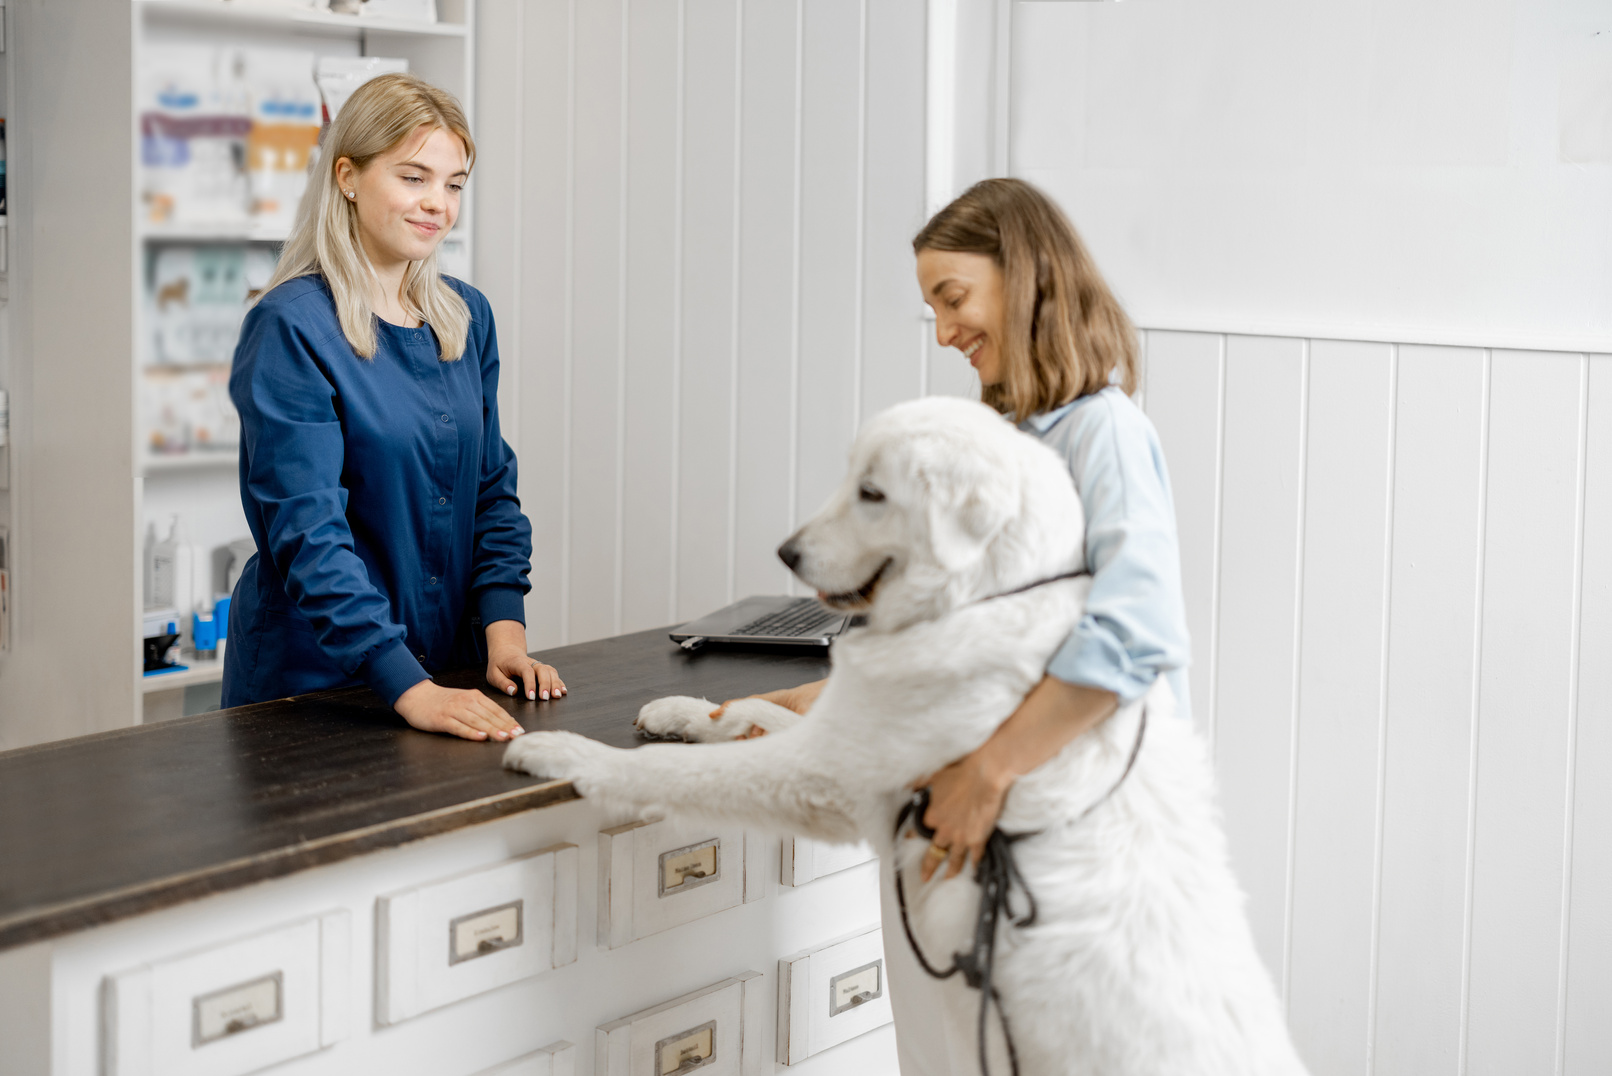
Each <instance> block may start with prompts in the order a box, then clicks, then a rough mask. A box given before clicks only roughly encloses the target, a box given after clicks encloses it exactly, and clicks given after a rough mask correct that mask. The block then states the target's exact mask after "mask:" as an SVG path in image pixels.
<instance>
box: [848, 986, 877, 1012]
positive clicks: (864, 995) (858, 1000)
mask: <svg viewBox="0 0 1612 1076" xmlns="http://www.w3.org/2000/svg"><path fill="white" fill-rule="evenodd" d="M872 1000H873V991H871V990H864V991H862V992H861V993H860V994H858V995H856V996H855V997H853V998H852V999H851V1007H852V1008H853V1009H854V1008H856V1006H858V1005H860V1004H862V1003H863V1002H864V1001H872Z"/></svg>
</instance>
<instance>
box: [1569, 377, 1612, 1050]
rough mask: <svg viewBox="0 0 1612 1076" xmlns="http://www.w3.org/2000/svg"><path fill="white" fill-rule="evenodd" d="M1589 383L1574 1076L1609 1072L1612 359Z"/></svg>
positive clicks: (1572, 981) (1572, 863) (1572, 748)
mask: <svg viewBox="0 0 1612 1076" xmlns="http://www.w3.org/2000/svg"><path fill="white" fill-rule="evenodd" d="M1587 374H1588V377H1587V385H1586V390H1587V391H1586V394H1585V409H1584V465H1583V469H1582V473H1581V475H1580V483H1581V489H1582V491H1583V492H1582V493H1581V496H1582V498H1583V510H1582V512H1581V515H1580V528H1581V530H1580V535H1581V538H1580V544H1579V554H1578V560H1579V565H1580V576H1579V591H1578V593H1579V602H1580V604H1579V609H1578V620H1577V623H1578V627H1579V635H1578V640H1577V643H1578V646H1577V652H1576V655H1575V656H1576V659H1577V669H1576V672H1577V680H1576V683H1575V684H1574V687H1575V688H1576V690H1577V696H1576V697H1575V698H1574V699H1573V710H1572V714H1571V716H1572V717H1573V718H1574V719H1575V722H1576V723H1575V724H1574V726H1573V735H1571V736H1570V737H1569V738H1568V765H1569V766H1570V767H1571V769H1570V770H1569V771H1568V776H1569V778H1570V782H1569V785H1568V788H1569V790H1570V792H1571V796H1570V798H1569V800H1568V812H1569V813H1568V821H1569V826H1570V828H1569V829H1568V833H1567V835H1568V838H1569V839H1568V841H1567V842H1566V845H1567V850H1568V856H1567V862H1566V865H1565V866H1566V871H1565V873H1566V875H1567V879H1568V884H1567V886H1566V889H1565V895H1566V897H1567V912H1566V914H1565V915H1564V916H1563V917H1562V925H1563V931H1562V950H1563V952H1562V966H1561V975H1562V994H1563V997H1562V1000H1561V1010H1560V1012H1559V1013H1558V1024H1559V1030H1558V1034H1559V1035H1560V1040H1559V1044H1558V1049H1559V1050H1560V1051H1561V1060H1560V1068H1561V1071H1562V1072H1564V1073H1566V1074H1568V1076H1588V1074H1590V1073H1596V1072H1605V1071H1607V1070H1608V1069H1612V1021H1608V1020H1607V1019H1606V1014H1607V1013H1608V1012H1612V900H1609V899H1608V898H1607V894H1609V893H1612V781H1608V780H1607V779H1606V775H1607V774H1608V773H1609V772H1612V662H1609V661H1607V660H1606V655H1608V654H1612V356H1608V355H1593V356H1591V357H1590V361H1589V369H1588V371H1587Z"/></svg>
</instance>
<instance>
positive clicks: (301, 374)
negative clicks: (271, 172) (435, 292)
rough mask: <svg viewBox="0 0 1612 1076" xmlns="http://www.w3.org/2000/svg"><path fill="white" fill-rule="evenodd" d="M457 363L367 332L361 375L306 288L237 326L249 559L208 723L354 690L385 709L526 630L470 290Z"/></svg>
mask: <svg viewBox="0 0 1612 1076" xmlns="http://www.w3.org/2000/svg"><path fill="white" fill-rule="evenodd" d="M444 279H445V280H446V281H447V283H448V284H449V286H450V287H452V288H453V289H454V290H455V291H457V292H458V293H459V294H460V295H461V296H462V297H463V298H464V300H465V302H466V303H467V304H469V307H470V330H469V334H468V339H467V340H466V342H465V352H464V356H463V357H462V358H461V359H459V360H458V361H456V362H443V361H441V360H440V359H439V358H438V354H437V343H436V336H435V334H434V333H433V332H432V331H431V329H430V328H429V327H427V328H420V329H405V328H401V327H399V326H396V325H392V324H389V323H387V322H385V321H379V319H377V321H378V324H377V337H378V339H377V344H378V346H377V348H376V351H375V357H374V358H373V359H362V358H360V357H359V356H358V355H357V354H355V353H354V352H353V349H352V348H351V346H349V345H348V343H347V339H346V337H345V336H343V335H342V331H341V325H340V323H339V322H338V321H337V319H336V307H335V303H334V301H333V300H332V298H331V294H330V290H329V288H327V287H326V286H325V283H324V281H323V279H322V278H320V277H318V276H305V277H299V278H298V279H296V280H290V281H287V282H286V283H284V284H281V285H280V286H279V287H277V288H275V289H274V290H273V291H271V292H269V294H267V295H265V296H264V297H263V298H262V300H260V301H259V302H258V304H257V305H256V306H254V307H253V308H252V309H251V310H250V311H249V312H248V313H247V315H246V321H245V323H244V324H243V325H242V327H241V338H240V343H239V344H238V345H237V346H236V349H235V361H234V367H233V369H232V370H231V372H230V383H229V384H230V398H231V399H232V400H234V402H235V407H236V409H237V410H238V411H239V412H240V415H241V456H240V473H241V503H242V505H243V506H244V507H245V509H246V520H247V524H248V525H249V526H250V527H251V530H252V537H253V539H254V540H255V541H256V542H257V549H258V551H257V554H256V555H255V556H253V557H252V558H251V559H250V560H249V561H247V563H246V567H245V569H244V570H243V571H242V572H241V578H240V582H238V583H237V584H236V586H235V593H234V597H233V600H232V601H231V603H230V617H229V647H228V649H227V651H226V652H225V658H224V689H223V705H225V706H240V705H243V704H245V703H249V702H259V701H262V700H265V699H278V698H284V697H286V696H288V695H300V694H303V693H305V692H309V691H319V690H324V689H327V688H336V687H348V686H352V685H356V684H368V685H369V686H370V687H372V688H374V689H375V692H376V693H377V694H379V695H380V696H381V697H382V698H383V699H385V700H386V702H387V704H388V705H390V704H392V703H395V702H396V701H397V699H398V696H400V695H402V694H403V692H405V691H407V690H408V689H409V688H411V687H413V686H414V685H415V684H417V683H419V682H420V681H421V680H425V679H427V678H428V677H429V675H430V672H429V671H428V670H438V669H443V668H449V667H452V666H455V665H461V664H465V663H468V662H471V661H475V660H478V659H480V658H483V657H484V655H485V638H484V636H483V632H482V629H483V626H484V625H486V624H490V623H492V622H493V621H497V620H518V621H520V622H522V623H525V620H526V616H525V611H524V608H523V606H524V602H523V596H524V595H525V593H526V592H527V591H528V590H530V589H531V584H530V583H528V582H527V578H526V577H527V573H528V572H529V571H530V570H531V558H532V538H531V535H532V528H531V524H530V523H528V522H527V520H526V517H525V515H524V514H522V512H521V509H520V501H519V500H518V499H517V498H516V496H515V455H514V453H513V452H511V451H510V448H509V445H507V444H505V443H504V439H503V437H502V436H501V435H500V433H499V426H498V344H497V340H496V338H495V335H494V332H493V316H492V310H491V308H490V307H489V306H488V304H487V299H486V297H485V296H483V295H482V294H481V292H479V291H477V290H476V289H475V288H473V287H471V286H470V285H468V284H465V283H463V282H461V281H458V280H455V279H453V278H451V277H444Z"/></svg>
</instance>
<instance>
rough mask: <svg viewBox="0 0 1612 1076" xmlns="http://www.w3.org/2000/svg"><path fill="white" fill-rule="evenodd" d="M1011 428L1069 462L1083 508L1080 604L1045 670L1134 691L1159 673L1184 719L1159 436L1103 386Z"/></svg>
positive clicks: (1171, 517) (1173, 554)
mask: <svg viewBox="0 0 1612 1076" xmlns="http://www.w3.org/2000/svg"><path fill="white" fill-rule="evenodd" d="M1019 428H1020V429H1021V430H1024V431H1025V432H1026V433H1028V434H1031V435H1032V436H1035V437H1038V438H1040V440H1041V442H1042V443H1043V444H1045V445H1046V446H1047V447H1049V448H1051V449H1052V450H1053V451H1054V452H1057V453H1058V454H1059V455H1060V456H1062V457H1063V458H1064V460H1065V462H1067V463H1068V464H1069V473H1070V475H1071V476H1072V477H1073V478H1074V480H1075V490H1076V492H1078V493H1079V494H1080V503H1081V506H1082V507H1083V508H1084V509H1085V511H1086V570H1087V571H1089V572H1091V573H1092V583H1091V593H1090V595H1089V596H1088V597H1087V599H1086V612H1085V615H1084V616H1082V617H1081V619H1080V623H1079V624H1078V625H1076V627H1075V630H1074V632H1073V633H1071V634H1070V636H1069V638H1068V640H1066V641H1065V642H1064V644H1063V646H1062V647H1061V648H1060V649H1059V650H1058V652H1057V653H1056V654H1054V655H1053V657H1052V661H1051V662H1049V663H1048V665H1047V672H1049V673H1051V674H1052V675H1053V676H1056V677H1057V678H1058V679H1060V680H1063V681H1066V682H1068V683H1071V684H1082V685H1085V686H1087V687H1095V688H1102V689H1103V690H1106V691H1112V692H1113V693H1114V694H1116V695H1118V696H1119V697H1120V700H1121V701H1122V702H1131V701H1133V700H1135V699H1138V698H1141V697H1142V696H1143V695H1144V694H1146V693H1147V690H1148V688H1150V687H1152V686H1153V681H1154V680H1155V679H1157V678H1158V676H1159V674H1160V673H1165V674H1167V675H1168V676H1169V679H1170V688H1171V690H1172V691H1174V692H1175V698H1176V712H1177V714H1178V715H1180V716H1181V717H1184V718H1187V719H1189V720H1190V718H1191V716H1192V715H1191V712H1190V707H1191V704H1190V702H1189V701H1188V697H1187V677H1186V667H1187V663H1188V643H1187V621H1186V611H1185V605H1184V603H1183V602H1182V599H1181V553H1180V548H1179V545H1178V542H1177V540H1176V533H1175V505H1174V500H1173V498H1172V497H1171V495H1170V476H1169V473H1168V472H1167V471H1166V470H1165V467H1164V451H1163V449H1161V448H1160V447H1159V435H1158V433H1157V432H1156V431H1155V430H1154V429H1153V423H1151V422H1149V421H1148V418H1147V416H1146V415H1144V414H1143V413H1142V411H1141V409H1140V408H1138V407H1137V406H1136V404H1135V403H1133V402H1132V401H1131V398H1130V397H1129V396H1127V395H1125V392H1124V390H1123V389H1121V388H1119V387H1118V386H1114V385H1111V386H1109V387H1108V388H1106V389H1103V390H1102V391H1101V392H1096V393H1093V394H1092V395H1090V396H1082V397H1081V398H1080V399H1078V400H1075V401H1074V402H1072V403H1067V404H1064V405H1063V406H1062V407H1057V408H1054V409H1053V410H1051V411H1044V412H1042V413H1040V414H1037V415H1031V416H1030V417H1029V418H1028V419H1026V420H1025V421H1024V422H1022V423H1020V424H1019Z"/></svg>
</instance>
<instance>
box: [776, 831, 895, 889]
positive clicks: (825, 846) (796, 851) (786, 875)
mask: <svg viewBox="0 0 1612 1076" xmlns="http://www.w3.org/2000/svg"><path fill="white" fill-rule="evenodd" d="M877 858H878V857H877V856H875V855H874V854H873V847H872V846H871V845H869V844H868V843H867V842H866V841H858V842H857V843H856V844H829V843H828V842H826V841H814V840H812V839H811V838H810V837H785V838H784V847H783V857H782V860H781V862H780V869H779V872H778V874H779V878H778V880H779V881H780V882H782V883H783V884H784V885H789V886H796V885H805V884H806V883H807V882H810V881H814V880H816V879H818V878H821V877H823V876H824V875H827V874H837V873H838V872H840V871H842V870H846V869H847V868H850V867H855V866H857V865H858V864H861V863H868V862H871V861H872V860H874V859H877Z"/></svg>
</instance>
